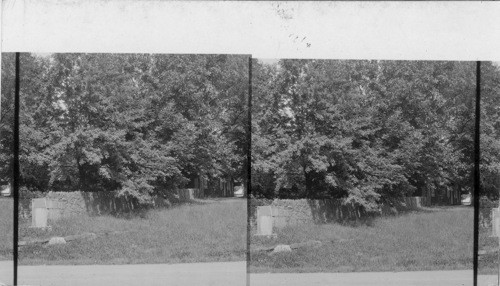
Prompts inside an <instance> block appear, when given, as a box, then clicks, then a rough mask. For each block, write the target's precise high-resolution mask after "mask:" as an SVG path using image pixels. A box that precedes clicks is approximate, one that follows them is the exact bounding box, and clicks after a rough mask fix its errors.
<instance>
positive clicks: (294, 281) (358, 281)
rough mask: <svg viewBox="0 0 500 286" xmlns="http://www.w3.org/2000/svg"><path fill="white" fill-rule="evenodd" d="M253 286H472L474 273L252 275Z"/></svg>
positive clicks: (483, 280)
mask: <svg viewBox="0 0 500 286" xmlns="http://www.w3.org/2000/svg"><path fill="white" fill-rule="evenodd" d="M489 278H491V277H480V279H479V280H478V282H479V283H478V284H479V285H480V286H483V285H484V286H488V285H489V283H487V280H488V279H489ZM250 285H251V286H264V285H265V286H302V285H311V286H315V285H328V286H335V285H339V286H366V285H370V286H386V285H387V286H390V285H394V286H396V285H398V286H399V285H405V286H413V285H415V286H417V285H418V286H462V285H464V286H471V285H472V270H465V271H462V270H456V271H412V272H357V273H297V274H290V273H286V274H285V273H283V274H281V273H274V274H250Z"/></svg>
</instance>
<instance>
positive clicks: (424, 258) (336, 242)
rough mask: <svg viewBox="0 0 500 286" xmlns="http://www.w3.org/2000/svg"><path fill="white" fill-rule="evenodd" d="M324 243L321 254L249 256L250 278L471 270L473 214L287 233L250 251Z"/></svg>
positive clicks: (454, 212)
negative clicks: (254, 274) (280, 274)
mask: <svg viewBox="0 0 500 286" xmlns="http://www.w3.org/2000/svg"><path fill="white" fill-rule="evenodd" d="M307 240H319V241H322V242H323V245H322V247H320V248H316V249H314V248H312V249H311V248H310V249H299V250H297V251H294V252H291V253H279V254H277V255H268V254H266V253H262V252H259V253H256V254H252V256H251V271H252V272H269V271H271V272H319V271H321V272H350V271H411V270H439V269H472V246H473V245H472V242H473V209H472V208H466V207H458V208H449V209H437V210H435V211H432V212H420V213H412V214H406V215H402V216H398V217H389V218H387V217H386V218H377V219H375V220H374V221H373V222H372V224H371V226H358V227H350V226H342V225H338V224H327V225H305V226H300V227H289V228H286V229H283V230H282V231H279V232H278V239H274V240H272V239H261V238H257V237H252V247H259V246H273V245H276V244H290V243H294V242H303V241H307Z"/></svg>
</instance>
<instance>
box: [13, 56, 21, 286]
mask: <svg viewBox="0 0 500 286" xmlns="http://www.w3.org/2000/svg"><path fill="white" fill-rule="evenodd" d="M19 57H20V54H19V53H16V83H15V94H14V126H13V128H14V132H13V133H14V142H13V143H14V146H13V153H14V161H13V174H12V175H13V177H14V178H13V186H12V192H13V195H14V213H13V215H14V237H13V242H14V244H13V248H14V249H13V252H14V253H13V256H14V284H13V285H17V259H18V246H17V244H18V238H19V227H18V225H19V222H18V213H19V68H20V67H19Z"/></svg>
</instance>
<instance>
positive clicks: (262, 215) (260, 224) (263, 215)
mask: <svg viewBox="0 0 500 286" xmlns="http://www.w3.org/2000/svg"><path fill="white" fill-rule="evenodd" d="M271 211H272V209H271V207H270V206H260V207H257V235H273V216H272V213H271Z"/></svg>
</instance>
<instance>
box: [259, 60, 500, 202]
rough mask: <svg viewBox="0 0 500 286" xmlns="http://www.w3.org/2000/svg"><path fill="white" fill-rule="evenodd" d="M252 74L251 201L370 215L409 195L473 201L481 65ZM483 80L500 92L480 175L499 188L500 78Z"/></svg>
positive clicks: (298, 68)
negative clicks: (303, 201) (323, 202)
mask: <svg viewBox="0 0 500 286" xmlns="http://www.w3.org/2000/svg"><path fill="white" fill-rule="evenodd" d="M254 66H255V70H254V93H253V98H254V104H253V112H252V115H253V117H252V118H253V120H252V192H253V194H255V195H262V196H281V197H308V198H332V197H333V198H343V199H344V201H345V202H353V203H356V204H359V205H362V206H364V207H365V208H367V209H368V210H370V209H376V208H377V207H378V205H379V203H380V202H382V201H384V200H386V199H392V198H397V197H402V196H407V195H422V194H423V193H429V192H433V191H435V190H443V189H444V190H446V189H448V188H457V187H458V188H461V189H462V191H463V192H467V191H471V189H470V187H471V182H472V181H471V170H472V164H473V147H474V145H473V132H474V102H475V101H474V100H475V65H474V63H460V62H401V61H400V62H398V61H329V60H281V61H279V63H277V64H275V65H266V64H262V63H260V62H258V61H256V62H255V63H254ZM485 72H486V73H488V75H489V76H490V77H491V78H492V79H493V78H495V79H496V82H493V80H490V81H491V84H490V86H491V88H490V89H493V87H495V88H496V91H491V92H490V93H491V94H490V96H489V97H488V98H489V100H490V102H489V104H488V105H489V110H490V111H489V113H488V114H495V115H489V117H488V118H487V119H485V121H487V123H485V126H490V129H491V130H495V131H494V132H493V131H490V133H494V134H495V135H494V136H492V137H488V138H490V139H488V140H490V141H489V142H491V144H490V145H488V146H487V145H485V146H484V148H486V149H487V150H484V151H483V154H484V158H486V157H488V159H484V160H483V161H484V164H483V169H484V170H488V172H490V171H491V172H492V173H491V175H489V176H488V177H489V178H490V179H488V180H486V179H485V180H484V181H483V185H484V187H485V188H486V187H487V186H490V185H491V186H490V187H488V188H495V187H494V186H493V185H495V186H496V188H498V186H499V184H498V180H497V181H493V180H492V179H493V178H494V177H495V175H496V178H498V175H500V172H498V171H499V170H498V168H497V166H496V165H495V163H494V162H498V158H499V154H500V153H499V152H498V149H496V150H495V148H497V147H498V142H499V139H500V138H499V137H498V131H499V127H500V126H498V106H500V99H499V93H498V87H499V82H498V78H499V77H498V75H499V70H498V68H496V67H494V66H492V65H488V70H487V71H486V70H485ZM495 108H497V109H495ZM495 110H496V112H495ZM486 112H488V111H486V110H485V111H483V113H485V114H486ZM495 116H496V117H495ZM495 122H496V123H495ZM495 124H496V125H495ZM488 134H489V133H488ZM484 136H486V133H485V134H484ZM485 141H486V139H485ZM495 146H496V147H495ZM493 158H495V159H493ZM490 162H491V163H490ZM495 168H496V169H495ZM494 174H495V175H494Z"/></svg>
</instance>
